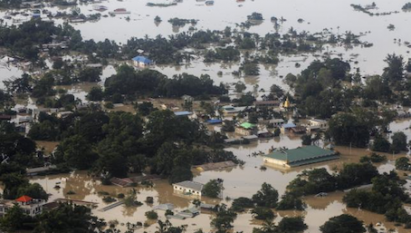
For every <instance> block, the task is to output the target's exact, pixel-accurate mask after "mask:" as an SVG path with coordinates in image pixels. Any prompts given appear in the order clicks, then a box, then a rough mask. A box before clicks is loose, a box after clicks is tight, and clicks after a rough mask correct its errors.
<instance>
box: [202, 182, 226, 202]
mask: <svg viewBox="0 0 411 233" xmlns="http://www.w3.org/2000/svg"><path fill="white" fill-rule="evenodd" d="M221 190H222V181H221V180H219V179H213V180H210V181H208V182H207V183H206V184H205V185H204V187H203V190H202V194H203V196H206V197H211V198H217V197H219V195H220V193H221Z"/></svg>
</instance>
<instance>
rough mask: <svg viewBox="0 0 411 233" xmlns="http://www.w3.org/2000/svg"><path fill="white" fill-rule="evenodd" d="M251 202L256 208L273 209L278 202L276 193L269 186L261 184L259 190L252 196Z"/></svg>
mask: <svg viewBox="0 0 411 233" xmlns="http://www.w3.org/2000/svg"><path fill="white" fill-rule="evenodd" d="M252 200H253V201H254V202H255V203H256V205H257V206H261V207H267V208H275V207H276V206H277V201H278V192H277V190H275V189H274V188H273V186H271V185H270V184H267V183H263V184H262V185H261V189H260V190H259V191H258V192H257V193H256V194H254V195H253V197H252Z"/></svg>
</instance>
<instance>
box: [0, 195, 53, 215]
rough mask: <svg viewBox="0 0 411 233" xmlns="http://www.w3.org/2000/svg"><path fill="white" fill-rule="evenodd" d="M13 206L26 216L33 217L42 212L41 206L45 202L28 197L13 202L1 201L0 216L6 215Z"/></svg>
mask: <svg viewBox="0 0 411 233" xmlns="http://www.w3.org/2000/svg"><path fill="white" fill-rule="evenodd" d="M15 204H17V205H18V206H19V207H20V208H21V209H22V210H23V211H24V212H25V213H26V214H27V215H30V216H32V217H34V216H36V215H39V214H41V213H42V212H43V206H44V205H45V204H46V201H45V200H40V199H33V198H31V197H29V196H21V197H19V198H17V199H16V200H14V201H9V200H3V201H2V202H1V203H0V216H3V215H4V214H6V213H7V211H8V210H9V209H11V208H13V206H14V205H15Z"/></svg>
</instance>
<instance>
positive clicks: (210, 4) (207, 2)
mask: <svg viewBox="0 0 411 233" xmlns="http://www.w3.org/2000/svg"><path fill="white" fill-rule="evenodd" d="M205 4H206V5H207V6H212V5H214V1H206V2H205Z"/></svg>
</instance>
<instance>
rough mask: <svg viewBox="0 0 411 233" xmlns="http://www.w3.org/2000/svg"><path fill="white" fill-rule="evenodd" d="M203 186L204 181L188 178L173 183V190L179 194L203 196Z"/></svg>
mask: <svg viewBox="0 0 411 233" xmlns="http://www.w3.org/2000/svg"><path fill="white" fill-rule="evenodd" d="M203 186H204V185H203V184H202V183H198V182H195V181H189V180H187V181H182V182H179V183H175V184H173V190H174V192H176V193H179V194H183V195H196V196H200V197H201V191H202V190H203Z"/></svg>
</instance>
